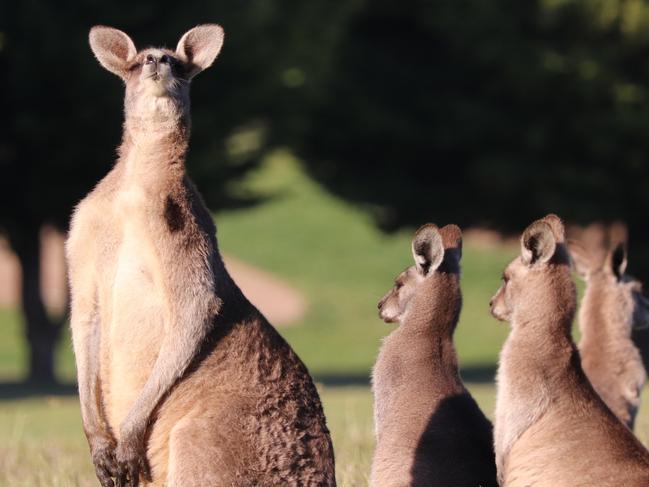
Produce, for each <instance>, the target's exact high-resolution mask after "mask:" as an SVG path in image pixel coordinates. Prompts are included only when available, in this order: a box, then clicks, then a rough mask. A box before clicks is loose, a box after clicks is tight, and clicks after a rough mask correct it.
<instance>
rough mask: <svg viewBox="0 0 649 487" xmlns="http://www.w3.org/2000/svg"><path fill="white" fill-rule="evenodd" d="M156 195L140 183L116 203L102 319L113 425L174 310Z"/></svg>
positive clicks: (146, 369)
mask: <svg viewBox="0 0 649 487" xmlns="http://www.w3.org/2000/svg"><path fill="white" fill-rule="evenodd" d="M154 197H155V196H154V195H152V194H150V193H148V192H146V191H145V190H144V189H142V188H140V187H137V186H135V185H134V186H132V187H127V188H125V189H124V190H122V191H120V192H119V193H118V194H117V195H116V198H115V200H114V205H113V212H114V221H115V225H116V228H115V230H116V233H117V240H116V242H117V244H116V247H115V251H114V272H113V273H112V282H108V283H107V284H108V286H107V287H108V289H107V290H106V291H107V292H106V298H107V299H106V301H107V302H106V303H105V306H104V310H105V318H106V319H105V320H103V323H102V325H103V328H104V332H103V333H102V348H103V354H102V355H103V357H102V359H103V360H102V362H103V365H104V368H105V369H107V370H106V372H107V373H106V374H104V377H108V380H107V381H106V383H105V389H106V390H105V391H104V392H105V394H106V397H107V398H108V401H107V403H108V404H107V409H108V416H109V421H110V422H111V424H112V426H113V427H116V426H117V425H118V424H119V423H121V421H122V420H123V418H124V417H125V416H126V414H127V413H128V410H129V409H130V407H131V406H132V403H133V402H134V400H135V398H136V397H137V394H138V392H139V391H140V390H141V388H142V387H143V386H144V384H145V382H146V380H147V378H148V376H149V374H150V371H151V369H152V368H153V365H154V363H155V360H156V359H157V356H158V352H159V350H160V344H161V341H162V338H163V337H164V333H165V324H166V323H167V322H168V320H169V315H170V310H169V309H168V308H169V303H170V300H169V299H167V296H166V289H167V286H166V282H165V273H164V267H163V263H162V260H161V252H160V245H161V241H160V236H159V235H157V232H156V228H157V227H156V225H157V224H158V222H157V221H156V216H157V215H158V213H159V212H158V211H156V206H155V204H156V203H155V201H153V198H154Z"/></svg>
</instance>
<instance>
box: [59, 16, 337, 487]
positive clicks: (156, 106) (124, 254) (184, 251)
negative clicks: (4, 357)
mask: <svg viewBox="0 0 649 487" xmlns="http://www.w3.org/2000/svg"><path fill="white" fill-rule="evenodd" d="M222 41H223V30H222V29H221V27H219V26H218V25H201V26H198V27H196V28H194V29H191V30H190V31H189V32H187V33H186V34H185V35H183V36H182V38H181V39H180V41H179V42H178V46H177V48H176V50H175V51H172V50H168V49H154V48H149V49H144V50H142V51H139V52H138V51H137V50H136V49H135V46H134V44H133V42H132V41H131V39H130V38H129V37H128V36H127V35H126V34H125V33H123V32H121V31H119V30H116V29H112V28H109V27H100V26H98V27H94V28H93V29H92V30H91V31H90V45H91V47H92V50H93V52H94V53H95V56H96V57H97V59H98V60H99V62H100V63H101V64H102V66H104V67H105V68H106V69H108V70H109V71H111V72H113V73H115V74H117V75H118V76H120V77H121V78H122V80H123V81H124V82H125V84H126V98H125V103H124V110H125V122H124V135H123V140H122V144H121V146H120V148H119V158H118V160H117V163H116V165H115V166H114V167H113V169H112V170H111V171H110V173H109V174H108V175H107V176H106V177H105V178H104V179H103V180H102V181H101V182H100V183H99V184H98V185H97V187H96V188H95V189H94V190H93V191H91V193H90V194H89V195H88V196H87V197H86V198H85V199H84V200H83V201H82V202H81V203H80V204H79V205H78V207H77V208H76V211H75V213H74V216H73V219H72V227H71V230H70V235H69V238H68V242H67V257H68V263H69V267H70V284H71V289H72V316H71V322H72V334H73V344H74V350H75V355H76V362H77V372H78V380H79V394H80V399H81V412H82V418H83V425H84V430H85V433H86V436H87V438H88V443H89V445H90V451H91V454H92V460H93V463H94V465H95V468H96V473H97V476H98V478H99V480H100V482H101V485H102V486H104V487H107V486H113V485H114V484H117V485H119V486H122V485H131V486H137V485H138V484H139V483H140V482H144V483H149V482H150V484H151V485H158V486H162V485H167V486H170V487H173V486H183V487H192V486H197V487H198V486H217V485H218V486H225V485H228V486H235V485H236V486H276V485H292V486H297V485H313V486H315V485H318V486H321V485H334V484H335V479H334V457H333V449H332V444H331V440H330V437H329V431H328V430H327V426H326V424H325V418H324V414H323V411H322V407H321V404H320V399H319V397H318V393H317V391H316V389H315V387H314V385H313V382H312V380H311V377H310V376H309V373H308V371H307V369H306V367H305V366H304V364H303V363H302V362H301V361H300V359H299V358H298V357H297V356H296V355H295V353H294V352H293V351H292V350H291V348H290V347H289V345H288V344H287V343H286V342H285V341H284V340H283V339H282V338H281V337H280V336H279V335H278V334H277V332H276V331H275V330H274V329H273V327H272V326H271V325H270V324H269V323H268V322H267V321H266V319H265V318H264V317H263V316H262V315H261V314H260V313H259V311H257V309H256V308H255V307H254V306H253V305H252V304H250V303H249V302H248V301H247V299H246V298H245V297H244V296H243V294H242V293H241V291H240V290H239V288H238V287H237V286H236V284H235V283H234V282H233V281H232V279H231V278H230V276H229V274H228V272H227V271H226V269H225V267H224V265H223V261H222V259H221V257H220V255H219V251H218V247H217V242H216V236H215V232H216V229H215V227H214V223H213V221H212V218H211V216H210V214H209V212H208V210H207V208H206V207H205V205H204V204H203V201H202V200H201V197H200V195H199V194H198V192H197V190H196V188H195V187H194V185H193V184H192V183H191V181H190V180H189V179H188V177H187V176H186V174H185V155H186V152H187V145H188V139H189V123H190V114H189V84H190V80H191V79H192V78H193V77H194V76H195V75H196V74H198V73H199V72H200V71H202V70H204V69H205V68H207V67H209V66H210V65H211V64H212V62H213V61H214V59H215V58H216V56H217V55H218V53H219V51H220V49H221V44H222Z"/></svg>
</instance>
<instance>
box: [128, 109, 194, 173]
mask: <svg viewBox="0 0 649 487" xmlns="http://www.w3.org/2000/svg"><path fill="white" fill-rule="evenodd" d="M188 144H189V126H188V123H187V122H186V121H185V117H176V116H156V115H152V116H147V117H133V116H131V117H128V118H127V120H126V121H125V123H124V136H123V140H122V145H121V146H120V149H119V154H120V160H121V161H122V162H123V164H124V166H125V172H126V176H127V179H129V180H142V179H145V180H146V179H150V178H151V177H154V178H156V179H158V180H164V179H166V178H165V176H167V177H173V178H182V177H184V174H185V158H186V155H187V148H188Z"/></svg>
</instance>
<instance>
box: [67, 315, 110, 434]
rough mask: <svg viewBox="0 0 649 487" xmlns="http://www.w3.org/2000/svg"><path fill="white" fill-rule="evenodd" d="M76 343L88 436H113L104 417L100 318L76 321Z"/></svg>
mask: <svg viewBox="0 0 649 487" xmlns="http://www.w3.org/2000/svg"><path fill="white" fill-rule="evenodd" d="M72 330H73V333H72V343H73V347H74V352H75V360H76V365H77V381H78V387H79V398H80V402H81V418H82V420H83V428H84V431H85V432H86V436H87V437H88V439H89V440H90V439H91V438H92V437H93V436H97V435H99V436H108V435H110V432H109V428H108V425H107V424H106V422H105V419H104V414H103V410H102V409H103V403H102V398H101V387H100V382H99V323H98V319H97V317H96V316H92V317H89V318H87V319H86V320H76V319H75V318H74V316H73V319H72Z"/></svg>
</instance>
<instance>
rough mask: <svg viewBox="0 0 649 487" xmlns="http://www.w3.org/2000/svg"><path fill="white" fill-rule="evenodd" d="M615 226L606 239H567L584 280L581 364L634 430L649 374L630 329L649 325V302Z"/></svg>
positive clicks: (614, 409)
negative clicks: (628, 269) (629, 269)
mask: <svg viewBox="0 0 649 487" xmlns="http://www.w3.org/2000/svg"><path fill="white" fill-rule="evenodd" d="M587 230H588V229H587ZM613 230H614V228H608V229H607V228H602V231H603V232H604V233H605V234H608V235H610V234H613V235H612V238H611V236H609V237H608V238H603V239H588V238H586V235H587V234H588V233H589V232H587V231H585V232H584V235H583V236H582V238H581V239H580V240H569V241H568V248H569V249H570V253H571V256H572V259H573V262H574V264H575V269H576V271H577V273H578V274H579V275H580V276H581V277H582V278H583V279H584V280H585V281H586V292H585V294H584V297H583V299H582V301H581V306H580V309H579V327H580V329H581V340H580V342H579V353H580V355H581V365H582V367H583V369H584V372H585V373H586V376H587V377H588V379H589V380H590V382H591V384H592V385H593V387H594V388H595V391H597V393H598V394H599V395H600V397H601V398H602V399H603V400H604V402H605V403H606V405H607V406H608V407H609V408H610V409H611V411H613V413H614V414H615V415H616V416H617V417H618V418H619V419H620V421H622V422H623V423H624V424H626V425H627V426H628V427H629V428H631V429H633V426H634V422H635V417H636V414H637V412H638V408H639V407H640V394H641V392H642V387H643V385H644V382H645V380H646V372H645V369H644V366H643V364H642V358H641V356H640V352H639V351H638V349H637V348H636V347H635V345H634V344H633V341H632V339H631V331H632V328H633V327H636V328H640V327H646V325H647V323H649V300H648V299H647V298H646V297H645V296H644V295H643V294H642V284H641V283H640V282H639V281H637V280H635V279H633V278H632V277H631V276H629V275H628V274H627V273H626V265H627V252H626V239H624V238H622V239H615V237H614V235H615V234H616V233H617V234H619V232H614V231H613ZM590 233H592V232H590ZM593 240H595V241H593ZM616 240H619V241H616Z"/></svg>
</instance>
